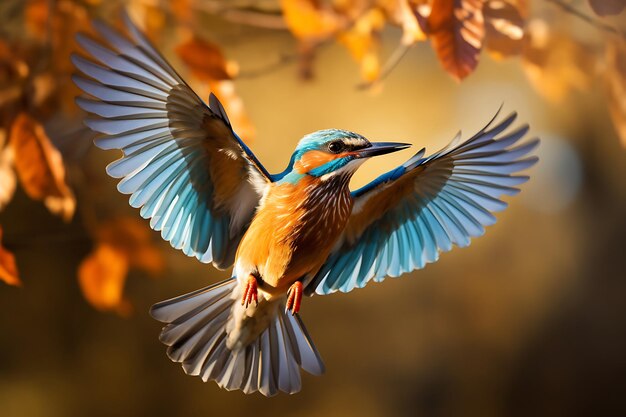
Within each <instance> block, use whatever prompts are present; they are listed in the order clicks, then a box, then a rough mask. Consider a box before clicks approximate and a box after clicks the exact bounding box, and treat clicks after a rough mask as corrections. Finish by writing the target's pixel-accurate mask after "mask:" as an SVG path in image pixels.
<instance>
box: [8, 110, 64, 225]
mask: <svg viewBox="0 0 626 417" xmlns="http://www.w3.org/2000/svg"><path fill="white" fill-rule="evenodd" d="M9 144H10V146H11V148H12V151H13V155H14V158H15V161H14V164H15V169H16V171H17V175H18V178H19V180H20V184H21V185H22V187H23V188H24V191H25V192H26V194H27V195H28V196H29V197H30V198H32V199H34V200H39V201H43V202H44V204H45V205H46V207H47V208H48V210H50V211H51V212H52V213H54V214H57V215H59V216H61V217H62V218H63V220H65V221H70V220H71V219H72V216H73V215H74V210H75V208H76V200H75V199H74V195H73V194H72V191H71V190H70V188H69V187H68V186H67V184H66V183H65V168H64V166H63V158H62V157H61V153H60V152H59V151H58V150H57V149H56V148H55V147H54V146H52V144H51V143H50V139H48V136H47V135H46V132H45V131H44V129H43V127H42V126H41V124H40V123H39V122H38V121H36V120H35V119H33V118H32V117H31V116H29V115H28V114H26V113H20V114H19V115H18V116H17V117H16V119H15V121H14V122H13V125H12V126H11V132H10V135H9Z"/></svg>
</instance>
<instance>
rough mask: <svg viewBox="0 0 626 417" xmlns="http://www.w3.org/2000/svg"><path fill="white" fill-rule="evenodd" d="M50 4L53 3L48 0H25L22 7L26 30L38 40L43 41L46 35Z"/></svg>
mask: <svg viewBox="0 0 626 417" xmlns="http://www.w3.org/2000/svg"><path fill="white" fill-rule="evenodd" d="M51 4H53V3H51V2H49V1H48V0H27V1H26V6H25V7H24V21H25V22H24V23H25V26H26V30H27V31H28V32H29V33H30V34H31V35H33V36H34V37H36V38H38V39H39V40H40V41H45V40H46V37H47V35H48V33H47V32H48V19H49V17H50V10H49V6H50V5H51Z"/></svg>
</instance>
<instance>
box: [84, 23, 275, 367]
mask: <svg viewBox="0 0 626 417" xmlns="http://www.w3.org/2000/svg"><path fill="white" fill-rule="evenodd" d="M124 22H125V24H126V30H127V33H128V35H129V37H127V36H125V35H122V34H121V33H119V32H117V31H115V30H114V29H112V28H110V27H109V26H107V25H105V24H104V23H101V22H95V23H94V28H95V29H96V31H97V32H98V33H99V34H100V35H101V37H102V39H104V41H105V42H106V44H103V43H101V42H99V41H96V40H94V39H92V38H90V37H87V36H85V35H78V36H77V41H78V43H79V44H80V45H81V46H82V47H83V49H84V50H85V51H86V52H87V53H88V55H90V57H89V58H87V57H83V56H79V55H73V56H72V61H73V63H74V65H75V66H76V68H77V69H78V70H79V71H80V72H81V74H82V75H76V76H74V82H75V83H76V85H78V87H80V88H81V89H82V90H83V91H84V92H85V93H86V94H88V95H89V96H90V97H79V98H77V100H76V102H77V104H78V105H79V106H80V107H81V108H83V109H84V110H85V111H87V112H89V113H90V114H91V116H90V117H88V118H87V119H86V120H85V124H86V125H87V126H89V127H90V128H91V129H92V130H94V131H96V132H98V133H99V134H100V135H99V136H98V137H97V138H96V140H95V143H96V145H97V146H99V147H100V148H102V149H119V150H121V151H122V152H123V157H122V158H121V159H119V160H117V161H115V162H113V163H111V164H110V165H109V166H108V167H107V173H108V174H109V175H111V176H112V177H114V178H120V179H121V181H120V182H119V184H118V190H119V191H120V192H122V193H124V194H130V198H129V202H130V204H131V205H132V206H133V207H136V208H140V214H141V216H142V217H144V218H147V219H150V226H151V227H152V228H153V229H155V230H157V231H160V232H161V236H162V237H163V238H164V239H165V240H167V241H169V242H170V243H171V244H172V246H173V247H175V248H177V249H181V250H183V252H184V253H185V254H187V255H189V256H194V257H196V258H198V259H199V260H200V261H202V262H213V263H214V264H215V265H216V266H217V267H220V268H225V267H228V266H230V265H231V264H232V262H233V258H234V253H235V249H236V247H237V245H238V243H239V240H240V239H241V236H242V235H243V233H244V232H245V230H246V228H247V225H248V224H249V222H250V220H251V218H252V215H253V212H254V210H255V208H256V205H257V203H258V201H259V199H260V192H261V190H262V188H263V187H262V186H261V187H258V184H252V183H251V181H252V178H253V179H254V180H257V181H259V180H260V181H265V183H267V182H269V181H270V176H269V174H267V171H266V170H265V169H264V168H263V166H262V165H261V164H260V162H259V161H258V160H257V159H256V157H255V156H254V155H253V154H252V152H251V151H250V149H249V148H248V147H247V146H246V145H245V144H244V143H243V141H241V139H240V138H239V137H238V136H237V135H236V134H235V133H234V132H233V130H232V128H231V125H230V122H229V121H228V117H227V116H226V112H225V111H224V108H223V107H222V105H221V104H220V103H219V100H217V98H216V97H215V96H214V95H211V96H210V104H211V106H210V107H209V106H207V105H206V104H205V103H204V102H203V101H202V100H201V99H200V98H199V97H198V96H197V95H196V94H195V93H194V92H193V91H192V90H191V88H189V86H188V85H187V84H186V83H185V82H184V81H183V80H182V78H181V77H180V76H179V75H178V74H177V73H176V71H175V70H174V69H173V68H172V67H171V66H170V65H169V64H168V63H167V61H166V60H165V59H164V58H163V57H162V56H161V55H160V54H159V53H158V52H157V51H156V49H155V48H154V47H153V46H152V45H151V44H150V43H149V42H148V41H147V40H146V38H145V37H144V36H143V34H142V33H141V32H140V31H139V30H138V29H137V28H136V27H135V26H134V25H133V23H132V22H131V21H130V19H129V18H128V16H124ZM242 196H243V197H245V198H243V200H244V201H242V198H241V197H242ZM220 346H221V345H219V344H218V345H216V348H220ZM242 360H243V359H242ZM232 366H239V361H236V362H233V364H232Z"/></svg>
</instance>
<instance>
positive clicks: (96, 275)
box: [78, 244, 131, 316]
mask: <svg viewBox="0 0 626 417" xmlns="http://www.w3.org/2000/svg"><path fill="white" fill-rule="evenodd" d="M127 273H128V258H127V257H126V256H125V254H124V253H123V252H122V251H120V250H119V249H116V248H114V247H112V246H111V245H107V244H100V245H98V246H97V247H96V249H95V250H94V251H93V252H92V253H91V254H90V255H88V256H87V257H86V258H85V259H84V260H83V261H82V262H81V264H80V266H79V268H78V283H79V285H80V289H81V291H82V293H83V296H84V297H85V299H86V300H87V301H88V302H89V304H91V305H92V306H94V307H95V308H96V309H98V310H101V311H115V312H117V313H118V314H120V315H122V316H125V315H128V314H129V313H130V308H131V307H130V303H129V302H128V301H127V300H125V299H124V298H123V293H124V284H125V282H126V274H127Z"/></svg>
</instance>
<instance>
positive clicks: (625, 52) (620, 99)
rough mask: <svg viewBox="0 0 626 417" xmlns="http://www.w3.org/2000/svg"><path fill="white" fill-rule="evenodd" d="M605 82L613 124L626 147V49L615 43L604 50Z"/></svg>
mask: <svg viewBox="0 0 626 417" xmlns="http://www.w3.org/2000/svg"><path fill="white" fill-rule="evenodd" d="M605 80H606V86H607V93H608V96H609V111H610V113H611V117H612V119H613V124H614V125H615V130H616V131H617V134H618V135H619V138H620V140H621V142H622V145H623V146H624V147H626V48H624V45H623V44H619V43H618V42H616V41H614V42H611V43H609V44H608V45H607V48H606V72H605Z"/></svg>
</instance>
